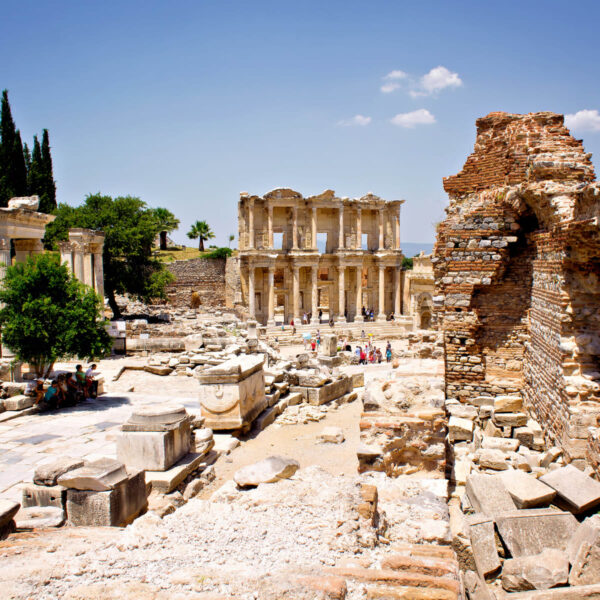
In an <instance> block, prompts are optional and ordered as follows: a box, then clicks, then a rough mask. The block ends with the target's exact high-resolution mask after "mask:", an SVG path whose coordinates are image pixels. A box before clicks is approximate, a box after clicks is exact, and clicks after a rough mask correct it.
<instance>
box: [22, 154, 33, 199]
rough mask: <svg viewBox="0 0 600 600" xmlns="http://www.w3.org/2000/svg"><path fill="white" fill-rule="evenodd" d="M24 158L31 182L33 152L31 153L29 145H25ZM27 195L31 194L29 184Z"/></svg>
mask: <svg viewBox="0 0 600 600" xmlns="http://www.w3.org/2000/svg"><path fill="white" fill-rule="evenodd" d="M23 157H24V158H25V169H26V170H27V177H28V182H29V169H31V152H29V147H28V146H27V144H26V143H25V144H23ZM27 193H28V194H29V193H30V192H29V183H28V186H27Z"/></svg>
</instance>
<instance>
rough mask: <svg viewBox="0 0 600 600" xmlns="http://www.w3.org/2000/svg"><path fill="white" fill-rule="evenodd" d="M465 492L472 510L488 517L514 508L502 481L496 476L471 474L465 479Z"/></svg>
mask: <svg viewBox="0 0 600 600" xmlns="http://www.w3.org/2000/svg"><path fill="white" fill-rule="evenodd" d="M466 492H467V496H468V497H469V500H470V502H471V504H472V506H473V508H474V509H475V510H476V511H477V512H480V513H483V514H484V515H486V516H488V517H494V516H495V515H497V514H499V513H502V512H505V511H514V510H515V508H516V506H515V503H514V502H513V499H512V498H511V496H510V494H509V493H508V492H507V491H506V488H505V487H504V484H503V483H502V480H501V479H500V478H499V477H497V476H496V475H484V474H480V473H472V474H471V475H469V477H467V485H466Z"/></svg>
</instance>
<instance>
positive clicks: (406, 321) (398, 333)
mask: <svg viewBox="0 0 600 600" xmlns="http://www.w3.org/2000/svg"><path fill="white" fill-rule="evenodd" d="M317 329H318V330H319V331H320V333H321V336H323V335H327V334H335V335H337V336H338V339H339V340H340V341H341V340H342V339H343V338H345V337H346V338H348V340H350V341H354V342H357V341H360V340H363V338H362V332H363V331H364V333H365V337H364V341H366V340H367V339H368V336H369V335H372V336H373V338H374V339H390V340H393V339H399V338H401V337H404V336H405V334H406V332H408V331H412V319H411V318H410V317H401V318H400V319H399V320H396V321H383V322H378V321H375V322H365V323H361V322H356V323H336V324H335V325H334V326H333V327H330V326H329V324H328V323H321V324H320V325H301V324H298V325H296V333H295V334H294V333H293V332H292V327H291V326H290V325H285V326H284V328H283V330H282V329H281V326H279V327H278V326H268V327H266V328H264V330H265V331H266V335H267V336H268V337H269V338H270V339H274V338H277V340H278V341H279V343H280V344H282V345H291V344H302V342H303V335H304V334H305V333H309V334H310V335H311V337H315V335H316V333H317Z"/></svg>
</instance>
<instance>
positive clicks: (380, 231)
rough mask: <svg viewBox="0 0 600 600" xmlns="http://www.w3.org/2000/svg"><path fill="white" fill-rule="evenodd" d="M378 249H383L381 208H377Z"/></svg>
mask: <svg viewBox="0 0 600 600" xmlns="http://www.w3.org/2000/svg"><path fill="white" fill-rule="evenodd" d="M378 250H383V208H380V209H379V247H378Z"/></svg>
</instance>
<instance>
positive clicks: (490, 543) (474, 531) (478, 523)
mask: <svg viewBox="0 0 600 600" xmlns="http://www.w3.org/2000/svg"><path fill="white" fill-rule="evenodd" d="M467 523H468V524H469V535H470V537H471V547H472V549H473V557H474V559H475V565H476V567H477V572H478V573H479V575H480V576H481V577H486V576H487V575H491V574H493V573H495V572H496V571H498V569H500V557H499V556H498V550H497V549H496V538H495V535H494V521H493V519H492V518H491V517H486V516H485V515H482V514H475V515H471V516H469V517H468V518H467Z"/></svg>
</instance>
